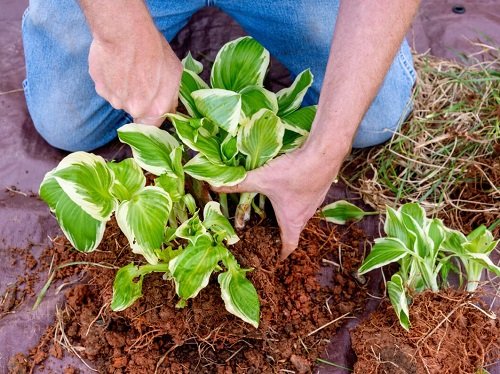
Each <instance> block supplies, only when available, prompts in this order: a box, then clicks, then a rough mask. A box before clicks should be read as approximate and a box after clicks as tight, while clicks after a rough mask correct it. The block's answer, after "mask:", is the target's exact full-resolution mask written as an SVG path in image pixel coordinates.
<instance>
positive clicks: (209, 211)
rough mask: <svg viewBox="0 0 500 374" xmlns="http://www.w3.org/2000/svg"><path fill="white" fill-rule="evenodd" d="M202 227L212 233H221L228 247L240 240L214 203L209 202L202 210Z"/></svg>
mask: <svg viewBox="0 0 500 374" xmlns="http://www.w3.org/2000/svg"><path fill="white" fill-rule="evenodd" d="M203 226H205V227H206V228H207V230H210V231H212V232H214V233H217V232H223V233H224V239H225V240H226V241H227V244H228V245H233V244H234V243H236V242H237V241H239V240H240V238H238V235H236V232H235V231H234V228H233V226H232V225H231V223H230V222H229V221H228V219H227V218H226V217H225V216H224V215H223V214H222V211H221V209H220V204H219V203H217V202H215V201H209V202H208V203H206V204H205V208H204V209H203Z"/></svg>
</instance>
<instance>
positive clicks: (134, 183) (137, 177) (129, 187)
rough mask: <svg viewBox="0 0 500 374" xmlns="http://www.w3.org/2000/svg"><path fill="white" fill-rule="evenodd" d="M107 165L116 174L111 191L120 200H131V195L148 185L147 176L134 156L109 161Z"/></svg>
mask: <svg viewBox="0 0 500 374" xmlns="http://www.w3.org/2000/svg"><path fill="white" fill-rule="evenodd" d="M107 165H108V168H109V169H111V171H112V172H113V175H114V176H115V178H114V183H113V186H112V187H111V193H112V194H113V196H115V197H116V198H117V199H118V200H129V199H130V196H131V195H133V194H134V193H135V192H137V191H139V190H140V189H141V188H142V187H144V186H145V185H146V177H145V176H144V174H143V172H142V169H141V167H140V166H139V165H138V164H137V162H135V161H134V159H133V158H127V159H125V160H123V161H121V162H108V163H107Z"/></svg>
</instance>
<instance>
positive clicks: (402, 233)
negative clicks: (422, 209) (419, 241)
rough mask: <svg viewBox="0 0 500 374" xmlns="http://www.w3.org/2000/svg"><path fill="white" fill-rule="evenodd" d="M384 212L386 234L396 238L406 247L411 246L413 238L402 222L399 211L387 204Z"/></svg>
mask: <svg viewBox="0 0 500 374" xmlns="http://www.w3.org/2000/svg"><path fill="white" fill-rule="evenodd" d="M386 212H387V213H386V216H385V223H384V231H385V233H386V234H387V236H390V237H392V238H398V239H399V240H401V241H402V242H403V243H404V244H405V245H406V246H407V247H408V248H413V242H414V240H413V239H412V238H411V237H410V235H409V233H408V230H407V229H406V226H405V225H404V224H403V219H402V217H401V213H400V212H397V211H395V210H394V209H392V208H391V207H389V206H388V207H386Z"/></svg>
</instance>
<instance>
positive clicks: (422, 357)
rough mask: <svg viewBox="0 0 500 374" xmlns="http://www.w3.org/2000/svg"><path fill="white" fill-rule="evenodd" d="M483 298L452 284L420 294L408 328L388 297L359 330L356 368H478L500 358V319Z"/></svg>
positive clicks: (366, 371) (453, 373)
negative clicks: (483, 301)
mask: <svg viewBox="0 0 500 374" xmlns="http://www.w3.org/2000/svg"><path fill="white" fill-rule="evenodd" d="M478 308H481V309H482V310H485V311H487V310H488V308H487V306H485V305H484V304H483V303H481V302H480V301H479V299H478V298H477V297H472V296H471V295H470V294H468V293H466V292H463V291H456V290H452V289H447V290H442V291H440V292H439V293H433V292H431V291H426V292H424V293H421V294H418V295H416V296H415V298H414V300H413V304H412V305H411V314H410V318H411V324H412V327H411V329H410V331H409V332H406V331H405V330H404V329H403V328H402V327H401V326H400V325H399V322H398V320H397V317H396V315H395V313H394V310H393V309H392V306H391V305H390V303H389V302H388V301H387V302H384V303H382V304H381V306H380V307H379V309H378V310H377V311H376V312H375V313H372V314H371V315H370V318H369V319H368V320H366V321H364V322H362V323H361V324H360V325H358V326H357V327H356V328H355V329H354V330H353V331H351V339H352V345H353V348H354V351H355V352H356V355H357V357H358V362H357V363H356V365H355V367H354V371H355V373H363V374H370V373H391V374H392V373H394V374H396V373H398V374H403V373H440V374H446V373H450V374H461V373H464V374H465V373H467V374H471V373H478V372H481V371H479V369H481V368H484V369H488V366H491V365H492V364H495V362H496V361H497V360H498V358H499V357H500V341H499V336H500V322H499V320H498V319H492V318H490V317H488V316H487V315H486V314H485V313H484V312H483V311H481V310H479V309H478Z"/></svg>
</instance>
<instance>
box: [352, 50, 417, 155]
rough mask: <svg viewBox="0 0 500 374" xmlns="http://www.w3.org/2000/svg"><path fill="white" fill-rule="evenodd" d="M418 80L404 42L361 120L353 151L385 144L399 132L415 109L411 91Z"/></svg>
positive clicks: (409, 52)
mask: <svg viewBox="0 0 500 374" xmlns="http://www.w3.org/2000/svg"><path fill="white" fill-rule="evenodd" d="M415 79H416V73H415V69H414V68H413V60H412V55H411V51H410V48H409V46H408V43H407V42H406V41H405V42H404V43H403V45H402V47H401V49H400V50H399V52H398V54H397V56H396V58H395V59H394V61H393V63H392V65H391V67H390V69H389V72H388V73H387V75H386V77H385V79H384V82H383V84H382V86H381V88H380V90H379V92H378V94H377V96H376V97H375V99H374V100H373V102H372V104H371V106H370V108H369V109H368V111H367V112H366V114H365V116H364V117H363V120H362V121H361V124H360V126H359V128H358V132H357V133H356V136H355V138H354V142H353V147H354V148H365V147H371V146H374V145H377V144H381V143H384V142H385V141H387V140H389V139H390V138H391V137H392V136H393V134H394V133H395V132H396V131H398V129H399V127H400V126H401V124H402V123H403V122H404V120H405V119H406V118H407V117H408V115H409V114H410V113H411V111H412V109H413V97H412V90H413V85H414V83H415Z"/></svg>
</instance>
